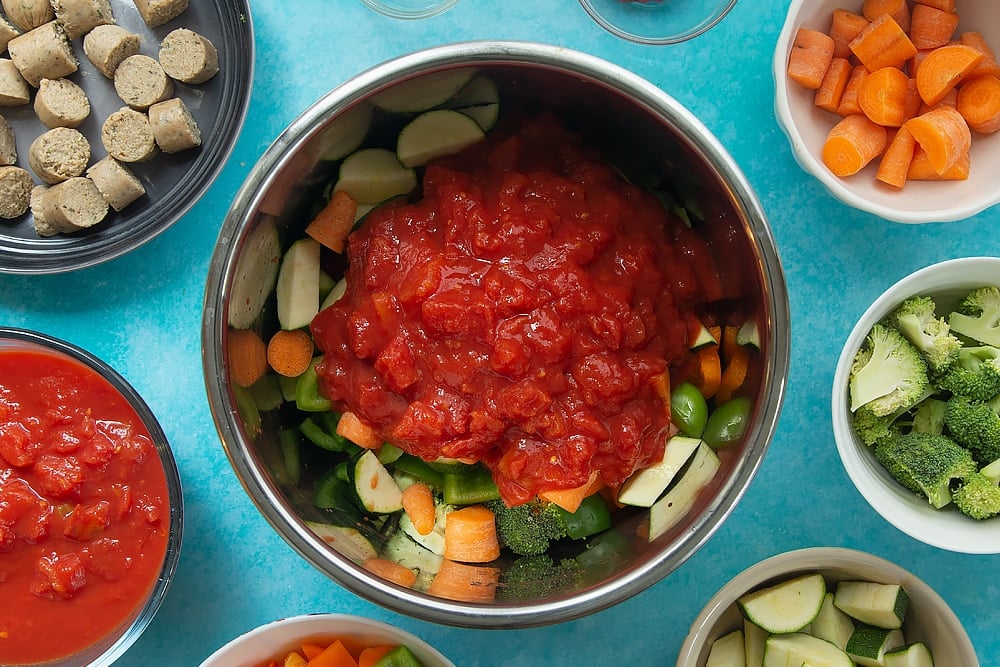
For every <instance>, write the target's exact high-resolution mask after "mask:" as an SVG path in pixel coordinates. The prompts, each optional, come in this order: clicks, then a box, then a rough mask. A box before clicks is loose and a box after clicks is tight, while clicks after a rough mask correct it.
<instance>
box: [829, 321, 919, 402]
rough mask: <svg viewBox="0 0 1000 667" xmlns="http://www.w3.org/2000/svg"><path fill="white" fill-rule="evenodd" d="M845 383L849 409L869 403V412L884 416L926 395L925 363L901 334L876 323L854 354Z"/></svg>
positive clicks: (916, 350) (917, 351)
mask: <svg viewBox="0 0 1000 667" xmlns="http://www.w3.org/2000/svg"><path fill="white" fill-rule="evenodd" d="M848 383H849V389H850V394H851V412H854V411H856V410H857V409H858V408H860V407H861V406H862V405H867V404H871V410H872V413H874V414H875V415H876V416H878V417H884V416H885V415H889V414H892V413H894V412H896V411H897V410H900V409H908V408H911V407H913V406H914V405H916V404H917V403H919V402H920V401H921V399H923V398H925V397H926V394H925V392H926V391H927V389H928V387H929V381H928V379H927V363H926V362H925V361H924V358H923V356H922V355H921V354H920V351H919V350H918V349H917V348H916V347H914V345H913V343H911V342H910V341H908V340H907V339H906V338H905V337H904V336H903V334H901V333H900V332H899V331H897V330H896V329H893V328H892V327H888V326H885V325H882V324H876V325H875V326H873V327H872V330H871V331H870V332H868V337H867V338H866V339H865V342H864V344H863V345H862V346H861V349H859V350H858V352H857V354H856V355H855V356H854V361H853V363H852V364H851V373H850V379H849V382H848Z"/></svg>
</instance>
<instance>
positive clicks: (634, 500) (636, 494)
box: [618, 435, 701, 507]
mask: <svg viewBox="0 0 1000 667" xmlns="http://www.w3.org/2000/svg"><path fill="white" fill-rule="evenodd" d="M700 444H701V440H700V439H699V438H688V437H686V436H682V435H675V436H674V437H672V438H670V440H668V441H667V445H666V447H664V449H663V458H662V459H660V461H659V463H654V464H653V465H651V466H649V467H647V468H643V469H642V470H639V471H638V472H636V473H633V474H632V476H631V477H629V478H628V479H627V480H626V481H625V483H624V484H622V488H621V490H620V491H619V492H618V502H620V503H622V504H624V505H633V506H635V507H650V506H651V505H652V504H653V503H655V502H656V500H657V499H658V498H659V497H660V496H661V495H662V494H663V492H664V491H666V490H667V487H668V486H670V483H671V482H672V481H674V478H675V477H676V476H677V473H679V472H680V471H681V469H683V468H684V465H685V464H686V463H687V462H688V461H689V460H690V459H691V456H692V455H693V454H694V453H695V452H696V451H697V450H698V445H700Z"/></svg>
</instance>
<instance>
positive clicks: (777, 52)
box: [772, 0, 1000, 224]
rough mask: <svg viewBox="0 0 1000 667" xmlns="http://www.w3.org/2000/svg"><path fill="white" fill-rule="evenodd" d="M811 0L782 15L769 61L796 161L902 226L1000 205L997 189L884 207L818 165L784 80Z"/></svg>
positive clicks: (860, 205)
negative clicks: (919, 205) (953, 201)
mask: <svg viewBox="0 0 1000 667" xmlns="http://www.w3.org/2000/svg"><path fill="white" fill-rule="evenodd" d="M809 1H811V0H792V2H791V5H790V6H789V7H788V12H787V14H786V15H785V22H784V24H783V25H782V28H781V32H780V33H779V34H778V41H777V44H776V45H775V49H774V58H773V60H772V75H773V77H774V91H775V94H774V110H775V117H776V118H777V120H778V126H779V127H780V128H781V131H782V132H784V134H785V136H787V137H788V141H789V143H790V144H791V147H792V154H793V156H794V157H795V161H796V162H798V163H799V166H800V167H802V169H804V170H805V171H806V172H808V173H809V174H810V175H812V176H814V177H815V178H816V179H817V180H819V182H820V183H822V184H823V185H824V186H825V187H826V189H827V190H828V191H829V192H830V193H831V194H832V195H833V196H834V197H836V198H837V199H839V200H841V201H842V202H844V203H846V204H849V205H850V206H853V207H854V208H857V209H859V210H862V211H867V212H869V213H874V214H875V215H878V216H879V217H882V218H885V219H886V220H890V221H893V222H901V223H904V224H923V223H929V222H954V221H956V220H963V219H965V218H969V217H972V216H974V215H976V214H978V213H981V212H982V211H985V210H986V209H988V208H990V207H992V206H995V205H997V204H998V203H1000V188H997V189H995V190H994V195H993V197H992V198H983V199H980V200H977V201H974V202H970V203H968V204H967V205H965V206H951V205H949V206H945V207H942V208H938V209H935V210H924V211H906V210H902V209H898V208H892V207H890V206H883V205H881V204H878V203H876V202H873V201H871V200H870V199H866V198H865V197H861V196H859V195H858V194H856V193H855V192H854V191H853V190H851V189H850V188H849V187H847V186H846V185H845V182H844V181H843V180H842V179H840V178H837V177H836V176H834V175H833V174H831V173H830V172H829V171H828V170H827V169H826V168H825V167H824V166H823V165H822V164H820V163H818V162H817V161H816V159H815V158H814V157H813V155H812V153H810V152H809V150H808V148H807V147H806V144H805V141H804V140H803V139H802V135H801V133H800V132H799V129H798V126H797V125H796V123H795V121H794V116H793V114H792V109H791V105H790V103H789V99H788V86H787V77H786V76H785V67H786V63H787V59H788V51H789V45H790V44H791V41H792V37H793V35H794V33H795V31H796V30H797V29H798V27H799V23H798V16H799V11H800V10H801V9H802V7H803V6H804V5H805V4H806V2H809ZM941 201H942V202H943V203H948V202H949V198H948V197H947V196H942V197H941Z"/></svg>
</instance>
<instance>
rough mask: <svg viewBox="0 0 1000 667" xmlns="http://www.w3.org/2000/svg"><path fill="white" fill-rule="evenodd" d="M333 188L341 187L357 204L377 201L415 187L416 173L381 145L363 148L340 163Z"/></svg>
mask: <svg viewBox="0 0 1000 667" xmlns="http://www.w3.org/2000/svg"><path fill="white" fill-rule="evenodd" d="M337 176H338V177H337V182H336V184H335V185H334V186H333V191H334V192H336V191H337V190H343V191H344V192H346V193H347V194H349V195H351V197H352V198H353V199H354V201H356V202H358V204H378V203H379V202H383V201H385V200H387V199H391V198H392V197H397V196H399V195H405V194H407V193H409V192H410V191H412V190H414V189H415V188H416V187H417V173H416V172H415V171H413V170H412V169H407V168H406V167H404V166H403V165H401V164H400V163H399V160H397V159H396V156H395V155H394V154H393V152H392V151H390V150H387V149H385V148H363V149H361V150H359V151H356V152H354V153H351V154H350V155H348V156H347V157H346V158H344V161H343V162H342V163H341V165H340V172H339V173H338V175H337Z"/></svg>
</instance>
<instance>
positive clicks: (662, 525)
mask: <svg viewBox="0 0 1000 667" xmlns="http://www.w3.org/2000/svg"><path fill="white" fill-rule="evenodd" d="M719 464H720V463H719V457H718V456H716V454H715V452H713V451H712V448H711V447H709V446H708V445H706V444H705V443H704V442H702V443H701V444H700V445H698V449H697V451H696V452H695V453H694V458H693V459H692V460H691V463H690V464H688V467H687V470H686V471H684V474H683V475H682V476H681V478H680V479H679V480H678V481H677V483H676V484H674V486H673V488H672V489H670V490H669V491H667V493H666V495H664V496H663V497H662V498H660V499H659V500H657V501H656V502H655V503H653V506H652V507H650V508H649V540H650V541H653V540H655V539H656V538H657V537H659V536H660V535H663V534H664V533H666V532H667V531H668V530H670V529H671V528H673V527H674V526H675V525H676V524H677V523H678V522H679V521H680V520H681V519H683V518H684V517H685V516H686V515H687V513H688V512H690V511H691V508H692V507H694V502H695V500H696V499H697V497H698V492H699V491H700V490H701V488H702V487H703V486H705V485H706V484H708V483H709V482H710V481H712V478H713V477H715V473H716V472H717V471H718V470H719Z"/></svg>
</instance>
